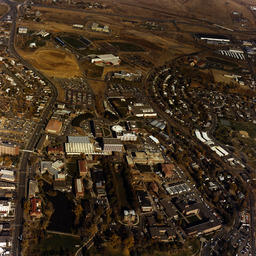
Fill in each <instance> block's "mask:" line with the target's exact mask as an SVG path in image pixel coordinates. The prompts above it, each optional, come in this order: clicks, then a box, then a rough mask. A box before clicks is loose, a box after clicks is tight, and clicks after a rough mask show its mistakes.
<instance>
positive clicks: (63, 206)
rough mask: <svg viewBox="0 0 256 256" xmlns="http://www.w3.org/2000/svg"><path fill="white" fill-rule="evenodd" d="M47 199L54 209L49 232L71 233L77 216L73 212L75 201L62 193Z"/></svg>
mask: <svg viewBox="0 0 256 256" xmlns="http://www.w3.org/2000/svg"><path fill="white" fill-rule="evenodd" d="M47 197H48V200H49V201H51V202H52V204H53V207H54V213H53V214H52V216H51V219H50V224H49V226H48V230H54V231H59V232H65V233H71V232H72V229H73V223H74V220H75V215H74V213H73V211H72V210H73V208H74V203H73V201H71V200H70V199H69V198H68V197H67V196H66V194H64V193H61V192H57V195H56V196H47Z"/></svg>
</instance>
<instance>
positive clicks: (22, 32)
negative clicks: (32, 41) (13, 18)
mask: <svg viewBox="0 0 256 256" xmlns="http://www.w3.org/2000/svg"><path fill="white" fill-rule="evenodd" d="M18 33H19V34H27V33H28V28H26V27H19V28H18Z"/></svg>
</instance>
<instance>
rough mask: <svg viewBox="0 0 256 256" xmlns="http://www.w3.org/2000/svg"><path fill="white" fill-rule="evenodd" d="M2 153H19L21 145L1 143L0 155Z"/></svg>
mask: <svg viewBox="0 0 256 256" xmlns="http://www.w3.org/2000/svg"><path fill="white" fill-rule="evenodd" d="M1 155H12V156H17V155H19V147H18V146H16V145H12V144H7V143H0V156H1Z"/></svg>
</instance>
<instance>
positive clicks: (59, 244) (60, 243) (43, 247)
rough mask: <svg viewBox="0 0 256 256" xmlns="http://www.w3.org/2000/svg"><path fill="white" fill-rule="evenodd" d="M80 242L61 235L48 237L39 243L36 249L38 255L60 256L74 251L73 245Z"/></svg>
mask: <svg viewBox="0 0 256 256" xmlns="http://www.w3.org/2000/svg"><path fill="white" fill-rule="evenodd" d="M79 244H80V240H79V239H77V238H74V237H68V236H63V235H48V237H47V238H45V239H44V240H42V241H41V243H40V244H39V245H38V246H37V247H38V253H39V254H38V255H61V254H62V253H64V252H66V253H69V252H70V253H71V252H74V251H75V250H76V247H75V245H79Z"/></svg>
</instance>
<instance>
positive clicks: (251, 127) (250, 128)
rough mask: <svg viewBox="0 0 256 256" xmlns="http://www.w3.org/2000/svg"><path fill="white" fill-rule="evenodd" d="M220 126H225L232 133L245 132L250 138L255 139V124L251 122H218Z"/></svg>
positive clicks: (222, 120)
mask: <svg viewBox="0 0 256 256" xmlns="http://www.w3.org/2000/svg"><path fill="white" fill-rule="evenodd" d="M220 125H221V126H226V127H228V128H230V129H232V130H233V131H237V132H239V131H246V132H248V134H249V136H250V137H251V138H256V124H253V123H251V122H242V121H234V120H224V119H221V120H220Z"/></svg>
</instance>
